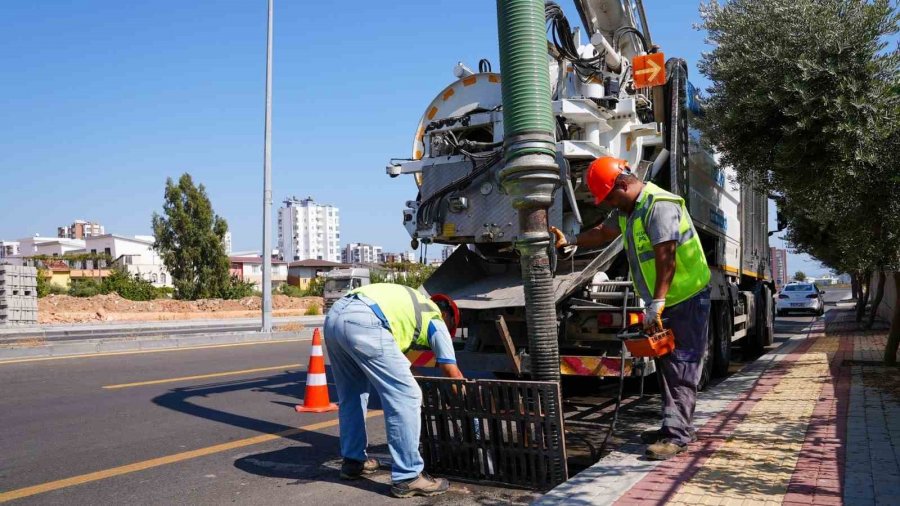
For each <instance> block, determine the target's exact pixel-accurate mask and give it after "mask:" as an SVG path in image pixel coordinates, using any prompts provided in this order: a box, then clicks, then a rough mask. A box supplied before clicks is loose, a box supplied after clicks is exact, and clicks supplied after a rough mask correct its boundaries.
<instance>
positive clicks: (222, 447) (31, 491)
mask: <svg viewBox="0 0 900 506" xmlns="http://www.w3.org/2000/svg"><path fill="white" fill-rule="evenodd" d="M380 414H381V411H369V412H368V413H367V414H366V418H370V417H373V416H376V415H380ZM337 424H338V421H337V419H333V420H326V421H324V422H319V423H314V424H311V425H305V426H303V427H299V428H296V429H288V430H285V431H281V432H276V433H274V434H262V435H260V436H254V437H249V438H246V439H239V440H237V441H231V442H228V443H222V444H218V445H214V446H207V447H206V448H199V449H197V450H190V451H186V452H182V453H176V454H173V455H166V456H165V457H159V458H155V459H150V460H144V461H141V462H135V463H133V464H128V465H124V466H119V467H113V468H110V469H104V470H102V471H96V472H93V473H87V474H82V475H79V476H73V477H71V478H64V479H62V480H56V481H48V482H47V483H41V484H40V485H34V486H31V487H25V488H19V489H16V490H10V491H9V492H0V503H2V502H6V501H12V500H14V499H21V498H23V497H30V496H33V495H37V494H43V493H45V492H51V491H53V490H59V489H62V488H68V487H73V486H75V485H82V484H85V483H90V482H92V481H98V480H104V479H106V478H113V477H115V476H122V475H123V474H130V473H135V472H138V471H144V470H146V469H152V468H154V467H160V466H165V465H168V464H174V463H176V462H183V461H185V460H191V459H196V458H198V457H205V456H207V455H212V454H215V453H221V452H225V451H228V450H234V449H236V448H243V447H245V446H251V445H256V444H260V443H266V442H268V441H274V440H276V439H279V438H285V437H290V436H293V435H296V434H300V433H301V432H311V431H315V430H319V429H325V428H328V427H334V426H335V425H337Z"/></svg>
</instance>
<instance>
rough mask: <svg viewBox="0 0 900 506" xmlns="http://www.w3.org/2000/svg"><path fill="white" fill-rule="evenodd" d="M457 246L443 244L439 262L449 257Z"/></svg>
mask: <svg viewBox="0 0 900 506" xmlns="http://www.w3.org/2000/svg"><path fill="white" fill-rule="evenodd" d="M458 247H459V245H451V244H448V245H446V246H444V247H443V249H441V262H446V261H447V259H448V258H450V255H452V254H453V252H454V251H456V248H458Z"/></svg>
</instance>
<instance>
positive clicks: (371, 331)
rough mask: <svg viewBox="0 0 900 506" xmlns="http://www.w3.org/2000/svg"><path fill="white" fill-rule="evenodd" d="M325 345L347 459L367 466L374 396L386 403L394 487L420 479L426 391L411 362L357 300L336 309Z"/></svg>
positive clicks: (330, 316) (331, 313)
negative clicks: (368, 420)
mask: <svg viewBox="0 0 900 506" xmlns="http://www.w3.org/2000/svg"><path fill="white" fill-rule="evenodd" d="M325 344H326V347H327V349H328V358H329V360H330V361H331V370H332V374H333V375H334V382H335V385H336V386H337V394H338V399H339V400H340V405H339V406H340V409H339V411H338V420H339V421H340V430H341V456H342V457H344V458H345V459H353V460H357V461H361V462H362V461H365V460H366V458H367V455H366V446H367V444H368V440H367V437H366V418H365V413H366V409H367V406H368V404H369V390H370V388H371V387H374V389H375V391H376V392H378V396H379V397H381V404H382V408H383V409H384V423H385V428H386V430H387V439H388V447H389V448H390V451H391V458H392V459H393V465H392V467H391V479H392V480H393V481H394V483H396V482H399V481H404V480H410V479H413V478H415V477H416V476H418V475H419V473H421V472H422V470H423V469H424V467H425V463H424V462H423V461H422V456H421V455H420V454H419V432H420V431H421V428H422V427H421V424H422V420H421V418H420V416H419V413H420V411H421V406H422V391H421V389H419V385H418V383H416V380H415V379H414V378H413V375H412V372H411V371H410V370H409V360H407V359H406V357H405V356H404V355H403V353H402V352H401V351H400V347H399V346H398V345H397V341H395V340H394V336H392V335H391V333H390V332H388V331H387V330H386V329H385V328H384V327H383V326H382V324H381V320H379V319H378V317H377V316H375V313H374V312H373V311H372V309H370V308H369V306H368V305H366V304H365V303H364V302H362V301H360V300H359V299H356V298H353V297H344V298H342V299H340V300H338V301H337V302H335V303H334V306H332V308H331V310H330V311H328V315H327V316H326V317H325Z"/></svg>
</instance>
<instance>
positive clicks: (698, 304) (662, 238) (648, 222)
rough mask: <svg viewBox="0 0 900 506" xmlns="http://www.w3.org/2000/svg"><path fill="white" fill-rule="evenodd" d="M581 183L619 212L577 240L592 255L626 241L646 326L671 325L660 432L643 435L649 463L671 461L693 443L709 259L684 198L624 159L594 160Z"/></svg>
mask: <svg viewBox="0 0 900 506" xmlns="http://www.w3.org/2000/svg"><path fill="white" fill-rule="evenodd" d="M584 183H585V185H586V186H587V187H588V188H589V189H590V191H591V193H592V194H593V196H594V203H595V204H597V205H601V204H603V205H607V206H610V207H613V208H614V209H615V212H614V213H613V214H612V215H611V216H610V218H609V219H607V220H606V221H604V222H603V223H601V224H599V225H597V226H595V227H594V228H591V229H588V230H586V231H584V232H582V233H581V234H579V235H578V237H577V238H576V240H575V245H576V246H578V247H582V248H585V247H586V248H595V247H599V246H602V245H604V244H606V243H607V242H609V241H611V240H613V239H615V238H616V237H618V236H619V235H620V234H621V235H622V239H623V244H624V247H625V252H626V255H627V257H628V265H629V267H630V270H631V279H632V282H633V283H634V288H635V291H636V292H637V293H638V294H639V295H640V297H641V299H643V301H644V304H645V307H646V315H645V318H644V325H645V327H647V328H649V327H651V326H652V325H653V324H654V323H655V322H656V321H657V320H658V319H659V318H660V316H661V315H662V313H663V310H664V309H665V316H666V322H665V323H666V326H667V327H668V328H670V329H672V332H673V333H674V334H675V351H673V352H672V353H670V354H668V355H665V356H663V357H660V358H658V359H656V360H657V369H658V370H659V371H660V374H659V375H658V376H657V377H658V378H659V382H660V391H661V392H662V397H663V413H662V414H663V423H662V428H661V429H659V430H656V431H648V432H645V433H644V434H641V439H643V440H644V442H646V443H647V444H648V445H649V446H648V447H647V456H648V457H649V458H651V459H656V460H664V459H668V458H670V457H673V456H675V455H677V454H678V453H681V452H682V451H684V450H685V448H686V446H687V444H688V443H690V442H692V441H694V440H696V436H695V435H694V434H695V432H694V428H693V417H694V406H695V405H696V396H697V384H698V383H699V381H700V373H701V371H702V361H703V359H704V355H705V352H706V342H707V325H708V322H709V307H710V300H709V286H708V285H709V278H710V273H709V267H707V265H706V256H705V255H704V253H703V247H702V245H701V244H700V238H699V236H698V235H697V231H696V230H695V229H694V223H693V221H692V220H691V217H690V215H689V214H688V211H687V208H686V207H685V204H684V199H683V198H681V197H679V196H678V195H675V194H673V193H670V192H667V191H665V190H663V189H662V188H660V187H659V186H656V185H655V184H653V183H650V182H648V183H644V182H643V181H641V180H640V179H638V178H637V177H636V176H635V175H634V174H632V173H631V170H630V169H629V167H628V163H627V162H626V161H625V160H621V159H618V158H614V157H611V156H604V157H600V158H597V159H596V160H594V161H593V162H591V164H590V166H589V167H588V169H587V171H586V172H585V174H584ZM551 231H552V232H553V234H554V235H555V236H556V247H557V248H558V249H562V248H566V247H569V248H570V247H571V245H570V244H569V243H568V241H567V240H566V237H565V235H564V234H563V233H562V232H561V231H560V230H559V229H556V228H552V229H551ZM623 232H624V233H623Z"/></svg>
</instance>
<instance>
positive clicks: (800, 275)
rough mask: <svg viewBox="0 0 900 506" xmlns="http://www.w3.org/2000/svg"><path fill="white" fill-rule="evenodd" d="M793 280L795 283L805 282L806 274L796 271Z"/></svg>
mask: <svg viewBox="0 0 900 506" xmlns="http://www.w3.org/2000/svg"><path fill="white" fill-rule="evenodd" d="M794 279H796V280H797V281H806V274H805V273H804V272H803V271H797V272H795V273H794Z"/></svg>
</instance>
